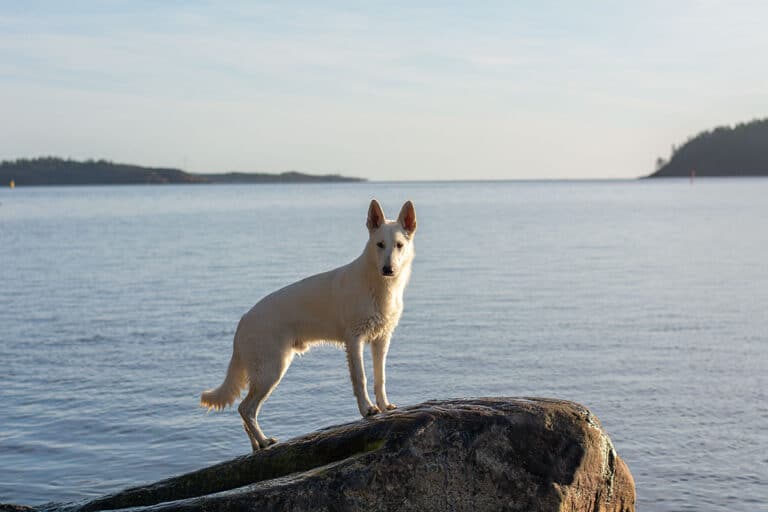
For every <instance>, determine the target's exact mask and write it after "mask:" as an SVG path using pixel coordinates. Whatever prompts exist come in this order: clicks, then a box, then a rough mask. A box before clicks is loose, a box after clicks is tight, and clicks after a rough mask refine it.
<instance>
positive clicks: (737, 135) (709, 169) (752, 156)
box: [648, 119, 768, 178]
mask: <svg viewBox="0 0 768 512" xmlns="http://www.w3.org/2000/svg"><path fill="white" fill-rule="evenodd" d="M692 172H695V174H696V176H768V119H760V120H754V121H751V122H749V123H741V124H737V125H736V126H734V127H730V126H720V127H718V128H715V129H714V130H709V131H705V132H702V133H700V134H698V135H696V136H695V137H692V138H691V139H689V140H688V141H687V142H685V143H684V144H683V145H682V146H680V147H677V148H675V147H674V146H673V148H672V155H671V156H670V158H669V160H664V159H663V158H658V159H657V160H656V172H654V173H653V174H651V175H650V176H648V177H649V178H663V177H672V176H690V175H691V173H692Z"/></svg>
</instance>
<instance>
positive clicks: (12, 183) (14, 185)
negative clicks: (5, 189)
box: [8, 180, 16, 188]
mask: <svg viewBox="0 0 768 512" xmlns="http://www.w3.org/2000/svg"><path fill="white" fill-rule="evenodd" d="M8 186H9V187H11V188H16V182H15V181H13V180H11V182H10V183H9V184H8Z"/></svg>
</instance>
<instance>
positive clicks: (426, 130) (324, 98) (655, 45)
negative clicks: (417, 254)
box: [0, 0, 768, 180]
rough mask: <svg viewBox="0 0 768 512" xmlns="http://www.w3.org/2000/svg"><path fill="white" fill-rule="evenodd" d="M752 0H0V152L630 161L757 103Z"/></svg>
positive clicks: (759, 8)
mask: <svg viewBox="0 0 768 512" xmlns="http://www.w3.org/2000/svg"><path fill="white" fill-rule="evenodd" d="M766 20H768V3H766V2H758V1H755V2H740V1H734V2H725V1H723V2H719V1H673V2H656V1H644V2H626V3H622V2H607V1H606V2H451V1H440V2H421V3H415V2H378V3H373V2H370V3H365V4H363V3H358V2H350V3H345V2H191V1H190V2H181V1H179V2H149V1H146V2H145V1H136V0H132V1H102V2H82V1H79V2H78V1H75V2H73V1H68V2H58V1H56V2H35V1H24V2H5V1H2V0H0V117H1V118H2V122H1V123H0V159H10V158H17V157H31V156H38V155H57V156H64V157H72V158H78V159H83V158H107V159H110V160H115V161H121V162H130V163H138V164H144V165H162V166H174V167H183V168H186V169H187V170H190V171H193V172H223V171H230V170H237V171H263V172H279V171H284V170H289V169H297V170H301V171H306V172H319V173H326V172H340V173H343V174H349V175H356V176H363V177H367V178H371V179H398V180H399V179H516V178H595V177H627V178H629V177H635V176H639V175H643V174H647V173H648V172H650V171H652V170H653V164H654V160H655V158H656V157H657V156H664V157H666V156H667V155H668V153H669V150H670V146H671V145H672V144H679V143H680V142H682V141H684V140H685V139H686V138H687V137H688V136H690V135H693V134H695V133H697V132H699V131H701V130H703V129H707V128H711V127H713V126H716V125H721V124H732V123H735V122H739V121H748V120H751V119H753V118H758V117H766V116H768V65H766V64H765V62H766V58H768V57H767V56H768V30H766V29H765V22H766Z"/></svg>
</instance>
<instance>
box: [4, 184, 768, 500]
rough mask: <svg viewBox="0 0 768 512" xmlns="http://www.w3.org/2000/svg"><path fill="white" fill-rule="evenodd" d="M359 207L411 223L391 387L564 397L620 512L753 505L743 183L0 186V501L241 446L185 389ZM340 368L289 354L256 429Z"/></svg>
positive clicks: (761, 372)
mask: <svg viewBox="0 0 768 512" xmlns="http://www.w3.org/2000/svg"><path fill="white" fill-rule="evenodd" d="M372 197H376V198H378V199H379V200H380V201H381V202H382V204H383V205H384V209H385V211H386V212H387V213H388V214H389V215H390V216H391V217H393V216H396V214H397V211H398V210H399V207H400V205H401V204H402V202H403V201H404V200H405V199H413V200H414V202H415V204H416V208H417V211H418V215H419V231H418V234H417V236H416V246H417V259H416V262H415V264H414V272H413V277H412V280H411V284H410V286H409V288H408V290H407V292H406V307H405V312H404V314H403V318H402V321H401V323H400V326H399V328H398V329H397V331H396V333H395V336H394V338H393V345H392V349H391V352H390V356H389V365H388V390H389V395H390V398H391V399H392V400H393V402H395V403H398V404H403V405H404V404H413V403H417V402H421V401H424V400H427V399H432V398H448V397H464V396H488V395H508V396H521V395H525V396H547V397H558V398H564V399H569V400H575V401H577V402H580V403H583V404H585V405H586V406H588V407H590V408H591V409H592V411H593V412H595V413H596V414H597V415H598V416H599V418H600V419H601V421H602V423H603V425H604V426H605V427H606V429H607V431H608V432H609V434H610V435H611V437H612V438H613V440H614V442H615V445H616V448H617V450H618V452H619V454H620V455H621V456H622V457H623V458H624V460H625V461H626V462H627V464H628V465H629V467H630V469H631V471H632V473H633V474H634V477H635V480H636V484H637V493H638V510H658V511H672V510H721V511H726V510H728V511H734V510H744V511H752V510H758V509H761V510H766V508H768V427H767V425H768V399H767V398H768V397H767V394H768V199H766V198H768V180H767V179H743V180H725V179H723V180H721V179H710V180H704V179H702V180H699V181H697V182H696V183H695V184H693V185H691V184H690V183H689V182H688V181H687V180H668V181H618V182H495V183H487V182H486V183H364V184H348V185H347V184H345V185H336V184H334V185H241V186H226V185H221V186H193V185H182V186H122V187H75V188H67V187H61V188H17V189H16V190H13V191H11V190H9V189H3V190H0V502H17V503H27V504H40V503H43V502H48V501H57V502H61V501H71V500H79V499H83V498H87V497H92V496H96V495H100V494H103V493H107V492H110V491H115V490H118V489H120V488H123V487H125V486H131V485H136V484H140V483H142V482H151V481H154V480H157V479H161V478H164V477H168V476H171V475H174V474H178V473H181V472H185V471H190V470H194V469H197V468H201V467H203V466H206V465H209V464H212V463H215V462H219V461H222V460H225V459H229V458H231V457H234V456H237V455H242V454H245V453H247V452H248V451H249V450H250V445H249V443H248V440H247V438H246V436H245V434H244V432H243V431H242V427H241V424H240V419H239V417H238V415H237V412H236V411H233V410H228V411H226V412H223V413H218V414H215V413H210V414H208V413H206V411H204V410H203V409H200V408H199V407H198V397H199V394H200V391H201V390H203V389H206V388H210V387H213V386H216V385H218V384H219V383H220V382H221V381H222V378H223V376H224V372H225V369H226V365H227V362H228V360H229V356H230V351H231V343H232V336H233V333H234V329H235V327H236V325H237V322H238V319H239V318H240V315H242V314H243V313H244V312H246V311H247V310H248V309H249V308H250V307H251V305H252V304H253V303H255V302H256V301H257V300H258V299H259V298H261V297H262V296H263V295H265V294H267V293H268V292H270V291H273V290H275V289H276V288H278V287H280V286H282V285H285V284H288V283H290V282H292V281H294V280H296V279H298V278H301V277H304V276H307V275H309V274H313V273H316V272H320V271H324V270H327V269H330V268H333V267H335V266H338V265H341V264H343V263H346V262H348V261H350V260H351V259H353V258H355V257H356V256H357V255H358V254H359V253H360V252H361V251H362V248H363V244H364V242H365V240H366V237H367V232H366V229H365V226H364V222H365V212H366V208H367V205H368V202H369V200H370V199H371V198H372ZM366 357H367V358H368V356H366ZM345 364H346V363H345V356H344V354H343V352H341V351H339V350H337V349H334V348H331V347H322V348H317V349H314V350H313V351H311V352H310V353H309V354H307V355H306V356H304V357H302V358H299V359H296V360H295V361H294V363H293V365H292V366H291V368H290V370H289V371H288V373H287V375H286V377H285V379H284V380H283V382H282V384H281V385H280V386H279V387H278V388H277V391H276V392H275V394H274V395H273V397H272V398H271V399H270V400H269V401H268V402H267V404H266V405H265V407H264V409H263V412H262V414H261V416H260V420H261V425H262V427H263V428H264V430H265V431H266V432H267V434H268V435H274V436H277V437H280V438H281V439H288V438H291V437H293V436H298V435H301V434H304V433H307V432H311V431H313V430H316V429H318V428H321V427H324V426H328V425H331V424H337V423H340V422H346V421H350V420H355V419H356V418H357V407H356V405H355V400H354V399H353V397H352V390H351V385H350V383H349V379H348V376H347V375H348V374H347V369H346V367H345ZM368 371H369V372H370V363H369V369H368ZM369 375H370V373H369Z"/></svg>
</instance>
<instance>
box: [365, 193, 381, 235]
mask: <svg viewBox="0 0 768 512" xmlns="http://www.w3.org/2000/svg"><path fill="white" fill-rule="evenodd" d="M385 220H386V219H385V218H384V211H383V210H382V209H381V205H380V204H379V202H378V201H377V200H375V199H372V200H371V206H369V207H368V220H367V221H365V225H366V226H368V230H369V231H373V230H374V229H379V228H380V227H381V225H382V224H384V221H385Z"/></svg>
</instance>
